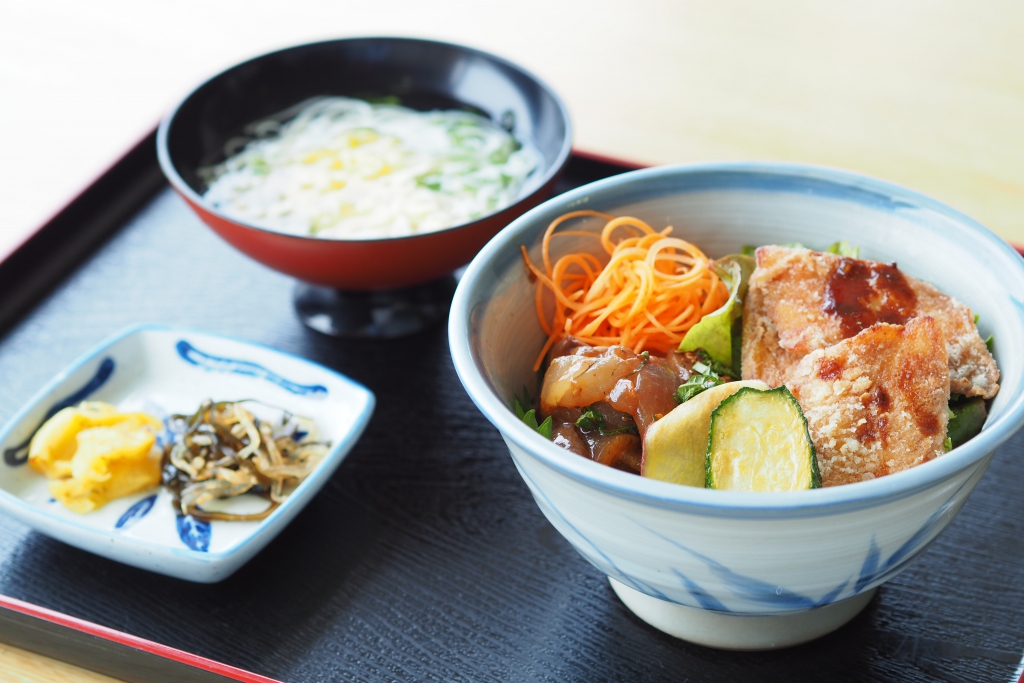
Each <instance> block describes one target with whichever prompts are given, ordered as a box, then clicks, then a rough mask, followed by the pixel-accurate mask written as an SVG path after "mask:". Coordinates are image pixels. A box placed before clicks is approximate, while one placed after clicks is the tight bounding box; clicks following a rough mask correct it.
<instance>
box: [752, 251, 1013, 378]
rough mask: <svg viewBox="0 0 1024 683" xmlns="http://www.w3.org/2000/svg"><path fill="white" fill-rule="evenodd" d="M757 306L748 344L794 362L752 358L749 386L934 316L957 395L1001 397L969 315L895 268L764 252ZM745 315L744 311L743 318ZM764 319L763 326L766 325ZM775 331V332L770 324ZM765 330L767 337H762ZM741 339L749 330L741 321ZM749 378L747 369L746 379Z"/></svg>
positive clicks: (761, 353)
mask: <svg viewBox="0 0 1024 683" xmlns="http://www.w3.org/2000/svg"><path fill="white" fill-rule="evenodd" d="M747 297H748V299H751V300H752V302H753V304H754V305H753V306H752V308H753V309H754V311H753V312H754V316H755V318H756V319H754V320H751V323H750V326H751V328H752V329H751V332H752V335H753V336H752V337H751V343H764V344H767V345H769V346H770V345H771V344H772V341H773V340H772V338H771V337H772V333H774V335H775V337H776V338H777V340H778V345H779V346H780V347H781V348H782V349H783V350H785V351H788V352H790V353H789V354H780V353H778V352H777V351H775V349H774V348H771V350H763V349H762V350H754V349H751V350H749V352H748V350H747V348H746V341H747V340H746V339H744V352H743V361H744V363H745V362H746V361H747V358H748V356H749V357H750V358H751V362H752V367H751V370H750V378H751V379H754V378H758V379H764V380H765V381H766V382H768V383H769V384H772V382H771V381H770V380H769V379H767V378H766V377H761V376H760V375H758V374H757V373H758V372H761V373H765V375H766V376H770V377H773V378H776V377H778V376H779V375H780V374H781V376H783V377H784V376H785V373H786V371H787V370H788V368H789V367H791V366H792V363H793V361H794V360H795V358H794V356H793V354H796V355H797V356H803V355H806V354H808V353H810V352H811V351H814V350H815V349H823V348H825V347H827V346H830V345H832V344H835V343H836V342H839V341H841V340H843V339H849V338H850V337H853V336H854V335H855V334H857V333H858V332H860V331H861V330H863V329H865V328H868V327H870V326H871V325H873V324H875V323H879V322H881V323H890V324H904V323H906V322H907V321H909V320H911V319H912V318H914V317H917V316H929V317H931V318H933V319H934V320H935V322H936V324H938V326H939V329H940V330H941V332H942V335H943V338H944V339H945V345H946V352H947V355H948V359H949V376H950V386H951V388H952V391H953V392H954V393H957V394H965V395H967V396H983V397H985V398H992V397H993V396H995V394H996V392H997V391H998V390H999V384H998V382H999V370H998V369H997V368H996V363H995V360H994V359H993V358H992V354H990V353H989V351H988V348H987V347H986V346H985V342H984V341H982V339H981V336H980V335H979V334H978V329H977V327H975V325H974V317H973V315H972V314H971V309H969V308H968V307H967V306H964V305H963V304H962V303H960V302H959V301H957V300H956V299H954V298H953V297H951V296H947V295H946V294H943V293H942V292H940V291H939V290H938V289H936V288H935V287H933V286H932V285H930V284H928V283H926V282H922V281H920V280H917V279H915V278H912V277H910V276H909V275H905V274H903V273H902V272H900V271H899V270H898V269H897V268H896V265H895V264H886V263H879V262H877V261H866V260H862V259H853V258H849V257H845V256H839V255H836V254H828V253H822V252H817V251H810V250H807V249H791V248H788V247H775V246H769V247H761V248H760V249H758V250H757V268H756V269H755V270H754V273H753V274H752V275H751V276H750V286H749V289H748V293H747ZM746 312H747V309H746V306H745V307H744V314H746ZM761 318H763V319H764V320H762V319H761ZM769 323H770V324H769ZM760 330H764V332H761V333H760V334H759V331H760ZM743 332H744V335H746V334H747V322H746V321H744V329H743ZM747 375H748V372H747V370H746V368H744V373H743V378H744V379H747V378H748V377H747Z"/></svg>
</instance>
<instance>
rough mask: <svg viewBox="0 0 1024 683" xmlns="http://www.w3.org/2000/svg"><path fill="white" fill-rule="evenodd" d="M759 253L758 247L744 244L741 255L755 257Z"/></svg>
mask: <svg viewBox="0 0 1024 683" xmlns="http://www.w3.org/2000/svg"><path fill="white" fill-rule="evenodd" d="M756 252H757V247H755V246H754V245H753V244H744V245H743V246H742V247H740V253H741V254H743V255H744V256H753V255H754V254H755V253H756Z"/></svg>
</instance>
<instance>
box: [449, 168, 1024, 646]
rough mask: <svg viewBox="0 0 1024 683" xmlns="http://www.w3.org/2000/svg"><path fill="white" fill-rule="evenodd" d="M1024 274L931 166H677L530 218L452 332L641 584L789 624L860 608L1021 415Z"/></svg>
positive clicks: (458, 302)
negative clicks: (869, 171)
mask: <svg viewBox="0 0 1024 683" xmlns="http://www.w3.org/2000/svg"><path fill="white" fill-rule="evenodd" d="M669 227H671V228H672V229H671V230H670V231H669V230H667V229H668V228H669ZM744 252H746V253H744ZM1022 287H1024V264H1022V262H1021V259H1020V257H1019V256H1018V255H1017V254H1016V253H1015V252H1014V251H1013V249H1012V248H1011V247H1009V245H1007V244H1006V243H1005V242H1003V241H1002V240H1001V239H999V238H998V237H996V236H994V235H993V234H992V233H990V232H989V231H987V230H986V229H985V228H983V227H982V226H980V225H978V224H977V223H975V222H974V221H971V220H970V219H969V218H967V217H965V216H963V215H961V214H959V213H957V212H956V211H954V210H952V209H950V208H948V207H946V206H944V205H942V204H940V203H939V202H936V201H934V200H932V199H929V198H927V197H924V196H922V195H919V194H917V193H914V192H912V191H909V190H905V189H903V188H899V187H896V186H893V185H891V184H888V183H884V182H881V181H877V180H873V179H869V178H864V177H862V176H858V175H855V174H851V173H845V172H841V171H834V170H828V169H821V168H813V167H804V166H795V165H786V164H716V165H704V166H678V167H664V168H656V169H648V170H643V171H637V172H633V173H629V174H625V175H623V176H619V177H616V178H612V179H608V180H605V181H601V182H598V183H594V184H592V185H589V186H586V187H583V188H579V189H578V190H574V191H572V192H570V193H567V194H566V195H563V196H560V197H558V198H556V199H554V200H551V201H549V202H547V203H546V204H544V205H543V206H541V207H538V208H537V209H535V210H533V211H531V212H529V213H528V214H526V215H524V216H523V217H522V218H520V219H519V220H517V221H516V222H515V223H513V224H512V225H511V226H510V227H509V228H508V229H507V230H506V231H504V232H503V233H502V234H501V235H499V236H498V237H496V238H495V239H494V240H493V241H492V242H491V243H490V244H488V246H487V247H485V248H484V249H483V250H482V251H481V253H480V255H479V256H478V257H477V258H476V259H475V260H474V262H473V263H472V264H471V266H470V268H469V269H468V271H467V273H466V275H465V276H464V277H463V279H462V282H461V283H460V286H459V290H458V292H457V294H456V298H455V301H454V304H453V309H452V314H451V317H450V320H449V332H450V342H451V348H452V356H453V359H454V362H455V366H456V369H457V370H458V373H459V376H460V378H461V379H462V381H463V384H464V385H465V386H466V389H467V391H468V392H469V394H470V396H471V397H472V398H473V400H474V402H475V403H476V404H477V406H478V407H480V409H481V410H482V412H483V413H484V414H485V415H486V416H487V417H488V419H490V420H491V422H492V423H493V424H495V426H496V427H498V429H499V431H500V432H501V434H502V436H503V438H504V439H505V441H506V444H507V445H508V447H509V451H510V453H511V455H512V458H513V461H514V462H515V464H516V466H517V468H518V469H519V471H520V473H521V474H522V476H523V478H524V480H525V481H526V484H527V486H528V487H529V489H530V491H531V493H532V494H533V496H534V498H535V500H536V501H537V503H538V506H539V507H540V508H541V510H542V511H543V513H544V514H545V516H546V517H547V518H548V519H549V521H551V523H552V524H553V525H554V526H555V527H556V528H557V529H558V530H559V531H560V532H561V533H562V534H563V535H564V536H565V537H566V539H567V540H568V541H569V542H570V543H571V544H572V545H573V546H574V547H575V548H576V549H577V550H578V551H579V552H580V553H581V554H582V555H583V556H584V557H585V558H586V559H587V560H588V561H590V562H591V563H592V564H594V565H595V566H596V567H597V568H599V569H600V570H601V571H603V572H604V573H605V574H607V575H608V576H609V577H610V580H611V582H612V586H613V588H614V589H615V591H616V593H617V594H618V595H619V596H620V597H621V598H622V600H623V601H624V602H625V603H626V605H627V606H628V607H629V608H630V609H632V610H633V611H634V612H635V613H636V614H637V615H638V616H640V617H641V618H642V619H644V620H645V621H647V622H648V623H651V624H652V625H654V626H655V627H657V628H659V629H661V630H663V631H666V632H668V633H671V634H673V635H676V636H678V637H681V638H684V639H687V640H691V641H693V642H697V643H701V644H706V645H711V646H715V647H723V648H733V649H765V648H772V647H782V646H786V645H792V644H796V643H799V642H804V641H806V640H810V639H812V638H814V637H817V636H820V635H823V634H824V633H827V632H829V631H832V630H834V629H835V628H838V627H839V626H841V625H842V624H844V623H846V621H848V620H849V619H851V618H852V617H853V616H855V615H856V614H857V613H858V612H859V611H860V610H861V609H862V608H863V607H864V606H865V605H866V604H867V602H868V601H869V600H870V599H871V596H872V595H873V594H874V591H875V589H876V588H877V586H878V585H880V584H881V583H883V582H884V581H886V580H888V579H889V578H891V577H892V576H894V575H895V574H896V573H898V572H899V571H901V570H902V569H904V568H905V567H906V566H907V565H908V564H909V563H910V562H912V561H913V559H914V558H915V557H917V556H918V555H919V554H920V553H921V552H923V551H924V550H925V548H926V547H927V546H928V545H929V544H930V543H931V541H932V540H934V538H935V537H936V536H937V535H938V534H939V533H940V532H941V530H942V529H943V528H944V527H945V526H946V525H947V524H949V522H950V521H951V520H952V519H953V517H954V516H955V515H956V513H957V512H958V511H959V509H960V508H961V506H962V505H963V504H964V502H965V501H966V498H967V496H968V494H969V493H970V491H971V490H972V489H973V487H974V486H975V484H976V483H977V481H978V480H979V479H980V477H981V476H982V475H983V473H984V471H985V469H986V467H987V465H988V462H989V461H990V459H991V457H992V455H993V452H994V451H995V449H996V447H997V446H998V445H999V444H1001V443H1002V442H1003V441H1005V440H1006V439H1007V438H1009V437H1010V436H1011V435H1012V434H1013V433H1014V432H1015V431H1016V430H1017V428H1018V426H1019V423H1020V420H1021V418H1022V416H1024V382H1022V379H1024V354H1022V353H1021V352H1020V350H1019V349H1020V348H1021V345H1020V340H1021V339H1022V336H1024V316H1022V310H1024V306H1022V304H1021V302H1020V301H1019V299H1018V298H1017V296H1016V295H1015V294H1014V293H1015V292H1019V291H1024V290H1022ZM534 397H535V398H534Z"/></svg>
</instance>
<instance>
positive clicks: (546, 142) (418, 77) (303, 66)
mask: <svg viewBox="0 0 1024 683" xmlns="http://www.w3.org/2000/svg"><path fill="white" fill-rule="evenodd" d="M331 95H344V96H349V97H359V98H365V99H369V98H380V97H397V98H398V99H399V101H400V102H401V103H402V104H403V105H404V106H407V107H411V108H413V109H419V110H432V109H468V110H471V111H474V112H476V113H478V114H481V115H484V116H487V117H489V118H490V119H491V120H492V121H494V122H496V123H499V124H500V125H502V126H503V127H504V128H506V129H507V130H509V131H510V132H511V133H512V135H513V136H514V137H515V138H516V139H517V140H520V141H524V140H528V141H530V142H532V143H533V145H534V146H535V147H536V149H537V150H538V152H539V153H540V157H541V161H540V162H539V166H538V168H537V169H536V170H535V171H534V172H533V174H532V175H531V176H530V178H529V179H528V180H527V181H526V183H525V185H524V187H523V189H522V190H521V192H520V194H519V196H518V197H517V198H516V200H515V202H514V203H513V204H511V205H510V206H507V207H505V208H503V209H501V210H499V211H496V212H494V213H491V214H489V215H485V216H483V217H481V218H479V219H477V220H474V221H471V222H469V223H463V224H461V225H456V226H452V227H450V228H447V229H444V230H439V231H436V232H427V233H422V234H419V235H412V236H408V237H394V238H384V239H371V240H352V239H349V240H346V239H323V238H317V237H312V236H309V237H306V236H299V235H292V234H285V233H282V232H276V231H274V230H271V229H268V228H266V227H264V226H261V225H258V224H255V223H251V222H247V221H244V220H239V219H237V218H233V217H231V216H229V215H227V214H226V213H224V212H221V211H219V210H218V209H216V208H214V207H213V206H212V205H211V204H210V203H209V202H207V201H205V200H204V199H203V192H204V191H205V189H206V187H205V183H204V181H203V179H202V178H201V177H200V174H199V172H198V170H199V169H200V168H201V167H203V166H208V165H210V164H214V163H218V162H220V161H222V160H223V159H224V158H225V152H224V150H225V145H227V144H228V143H229V141H232V140H236V141H237V140H238V139H239V138H242V137H243V136H244V129H245V128H246V127H247V126H248V125H249V124H252V123H253V122H255V121H259V120H261V119H265V118H267V117H271V116H274V115H277V114H280V112H283V111H286V110H287V109H289V108H290V107H293V106H294V105H296V104H297V103H299V102H303V101H305V100H308V99H311V98H315V97H322V96H331ZM571 144H572V124H571V123H570V120H569V115H568V112H567V110H566V107H565V105H564V104H563V102H562V100H561V99H560V98H559V97H558V95H556V94H555V93H554V92H553V91H552V90H551V89H550V88H549V87H548V86H547V85H545V84H544V83H543V82H541V81H540V80H538V79H537V78H536V77H534V76H533V75H531V74H530V73H528V72H527V71H525V70H523V69H521V68H519V67H518V66H516V65H514V64H512V63H510V62H508V61H505V60H503V59H500V58H498V57H495V56H492V55H489V54H487V53H485V52H481V51H479V50H474V49H470V48H467V47H462V46H458V45H451V44H447V43H439V42H434V41H427V40H415V39H408V38H353V39H342V40H332V41H327V42H321V43H313V44H308V45H300V46H298V47H292V48H288V49H285V50H281V51H278V52H273V53H270V54H266V55H263V56H260V57H256V58H255V59H252V60H250V61H247V62H244V63H242V64H239V65H237V66H234V67H232V68H230V69H228V70H227V71H224V72H223V73H220V74H218V75H217V76H214V77H213V78H211V79H210V80H208V81H206V82H205V83H203V84H202V85H200V86H199V87H197V88H196V89H195V90H193V91H192V92H191V93H189V94H188V95H187V96H186V97H185V98H184V99H183V100H182V101H181V102H180V103H179V104H178V105H177V106H176V107H175V108H174V109H173V110H172V111H171V112H170V113H169V114H168V115H167V117H166V118H164V120H163V121H162V122H161V124H160V129H159V132H158V136H157V147H158V155H159V158H160V166H161V168H162V169H163V172H164V174H165V175H166V176H167V178H168V180H169V181H170V183H171V186H172V187H173V188H174V189H175V191H176V192H177V193H178V194H179V195H181V196H182V197H183V198H184V199H185V201H186V202H188V204H189V206H191V207H192V209H193V210H194V211H195V212H196V213H197V214H198V215H199V216H200V217H201V218H202V220H203V221H204V222H205V223H206V224H207V225H209V226H210V227H211V228H212V229H213V230H214V231H216V232H217V234H219V235H220V236H221V237H222V238H224V239H225V240H226V241H227V242H229V243H230V244H231V245H232V246H234V247H235V248H236V249H238V250H239V251H241V252H242V253H244V254H246V255H248V256H250V257H251V258H253V259H255V260H257V261H259V262H260V263H262V264H264V265H266V266H268V267H270V268H273V269H274V270H277V271H280V272H282V273H286V274H288V275H291V276H292V277H295V278H297V279H298V280H301V281H303V282H307V283H310V284H314V285H321V286H326V287H331V288H335V289H339V290H344V291H348V292H372V291H378V290H388V289H395V288H403V287H411V286H414V285H418V284H421V283H425V282H428V281H431V280H434V279H436V278H439V277H441V276H444V275H446V274H448V273H450V272H452V271H453V270H455V269H456V268H458V267H459V266H461V265H464V264H466V263H468V262H469V261H470V260H471V259H472V258H473V256H474V255H475V254H476V253H477V251H479V250H480V248H481V247H482V246H483V245H484V244H486V243H487V241H488V240H489V239H490V238H491V237H493V236H494V235H495V234H496V233H497V232H498V231H499V230H501V229H502V228H503V227H505V226H506V225H508V223H510V222H511V221H512V220H513V219H515V218H516V217H518V216H519V215H520V214H522V213H523V212H525V211H526V210H528V209H530V208H532V207H534V206H536V205H537V204H539V203H540V202H541V201H543V200H544V199H545V198H546V197H547V196H548V195H549V194H550V193H551V190H552V188H553V187H554V184H555V182H556V180H557V179H558V176H559V175H560V173H561V172H562V169H563V168H564V166H565V164H566V162H567V161H568V159H569V154H570V149H571Z"/></svg>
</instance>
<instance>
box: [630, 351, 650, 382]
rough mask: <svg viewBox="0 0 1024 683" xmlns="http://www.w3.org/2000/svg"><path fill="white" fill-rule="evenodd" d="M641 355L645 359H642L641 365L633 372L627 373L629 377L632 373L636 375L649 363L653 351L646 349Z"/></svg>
mask: <svg viewBox="0 0 1024 683" xmlns="http://www.w3.org/2000/svg"><path fill="white" fill-rule="evenodd" d="M640 357H641V358H642V359H643V360H641V361H640V367H638V368H637V369H636V370H634V371H633V372H631V373H629V375H626V377H629V376H630V375H635V374H637V373H638V372H640V371H641V370H643V369H644V366H645V365H647V361H649V360H650V359H651V352H650V351H644V352H643V353H641V354H640Z"/></svg>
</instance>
